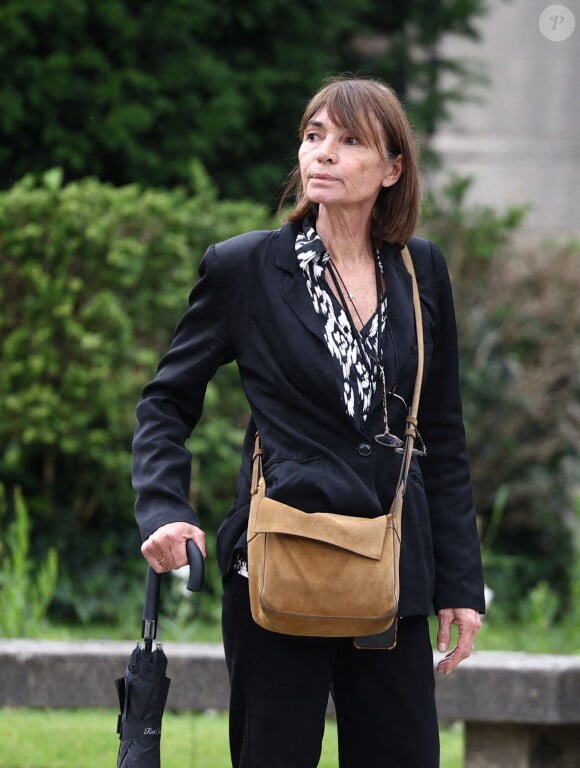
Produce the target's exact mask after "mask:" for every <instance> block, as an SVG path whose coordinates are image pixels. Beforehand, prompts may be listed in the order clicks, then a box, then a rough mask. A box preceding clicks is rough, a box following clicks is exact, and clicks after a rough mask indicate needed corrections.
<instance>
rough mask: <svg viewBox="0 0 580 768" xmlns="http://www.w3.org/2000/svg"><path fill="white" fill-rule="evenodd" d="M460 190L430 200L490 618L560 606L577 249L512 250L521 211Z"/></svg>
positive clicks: (576, 348) (462, 184) (570, 557)
mask: <svg viewBox="0 0 580 768" xmlns="http://www.w3.org/2000/svg"><path fill="white" fill-rule="evenodd" d="M468 186H469V181H468V180H454V181H453V182H452V183H450V185H449V187H448V189H447V191H446V194H444V195H440V196H438V197H437V199H436V200H431V201H429V204H428V206H427V208H426V215H425V228H426V230H427V231H428V233H429V234H430V235H431V236H433V239H435V240H436V241H437V242H439V243H440V244H441V245H442V246H443V247H444V249H445V252H446V253H447V256H448V258H449V262H450V269H451V273H452V277H453V283H454V291H455V301H456V305H457V315H458V328H459V334H460V345H461V353H462V377H463V392H464V404H465V419H466V427H467V433H468V442H469V447H470V453H471V462H472V469H473V479H474V484H475V494H476V504H477V508H478V510H479V513H480V517H481V523H482V538H483V543H484V556H485V566H486V577H487V580H488V583H489V585H490V586H491V587H492V588H493V589H494V591H495V595H496V597H495V600H496V604H495V610H496V611H497V610H505V612H506V613H507V614H508V615H509V616H510V617H512V618H514V617H517V616H518V615H519V614H520V612H521V611H524V612H525V611H528V610H533V606H532V609H530V607H529V605H528V607H524V606H525V598H526V597H527V596H528V595H530V599H531V600H532V603H534V601H535V603H534V604H537V601H538V599H540V598H542V600H543V599H544V598H545V597H546V594H547V590H551V591H553V592H554V593H555V594H556V595H557V598H558V610H557V611H555V615H561V614H562V612H563V611H564V610H567V606H568V603H569V598H570V590H571V585H572V567H573V563H574V558H575V546H574V535H573V531H574V530H575V528H577V526H578V523H577V521H575V519H574V512H573V509H574V494H575V493H576V489H577V487H578V482H579V478H580V411H579V409H578V402H579V400H578V398H579V395H580V377H579V372H580V304H579V302H578V295H579V294H580V269H579V267H580V264H579V262H580V249H579V248H578V246H577V245H574V244H573V243H572V244H570V245H568V246H556V245H549V244H545V245H544V246H543V247H538V246H534V247H533V248H526V247H524V246H523V245H520V246H514V245H512V243H511V241H510V238H509V235H510V233H511V232H513V230H514V228H515V227H517V225H518V223H519V222H520V220H521V218H522V216H523V215H524V213H525V211H524V210H523V209H513V210H510V211H507V212H506V213H505V214H501V215H500V214H497V213H495V212H494V211H492V210H490V209H489V208H483V207H481V208H472V209H468V208H467V207H466V206H465V203H464V198H465V193H466V191H467V189H468Z"/></svg>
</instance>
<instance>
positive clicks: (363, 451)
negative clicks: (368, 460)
mask: <svg viewBox="0 0 580 768" xmlns="http://www.w3.org/2000/svg"><path fill="white" fill-rule="evenodd" d="M356 450H357V452H358V453H359V454H360V455H361V456H370V455H371V453H372V452H373V447H372V445H371V444H370V443H359V444H358V445H357V447H356Z"/></svg>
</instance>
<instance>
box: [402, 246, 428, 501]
mask: <svg viewBox="0 0 580 768" xmlns="http://www.w3.org/2000/svg"><path fill="white" fill-rule="evenodd" d="M401 256H402V257H403V263H404V264H405V267H406V269H407V272H408V273H409V274H410V275H411V285H412V288H413V314H414V315H415V332H416V334H417V375H416V377H415V388H414V389H413V399H412V401H411V407H410V409H409V413H408V414H407V417H406V418H405V447H404V449H403V461H402V464H401V473H400V475H399V481H398V484H397V491H396V494H395V495H397V494H398V493H400V494H401V496H402V495H403V494H404V493H405V487H406V485H407V477H408V475H409V467H410V466H411V457H412V455H413V448H414V446H415V440H416V439H417V425H418V423H419V402H420V400H421V387H422V386H423V370H424V366H425V343H424V338H423V313H422V312H421V298H420V296H419V286H418V284H417V276H416V274H415V267H414V265H413V259H412V258H411V254H410V253H409V249H408V248H407V246H406V245H405V246H404V247H403V249H402V251H401Z"/></svg>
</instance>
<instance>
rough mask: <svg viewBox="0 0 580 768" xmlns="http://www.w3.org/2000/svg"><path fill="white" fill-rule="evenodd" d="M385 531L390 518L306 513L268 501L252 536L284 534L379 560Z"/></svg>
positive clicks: (259, 515) (260, 513)
mask: <svg viewBox="0 0 580 768" xmlns="http://www.w3.org/2000/svg"><path fill="white" fill-rule="evenodd" d="M386 531H387V515H381V516H380V517H374V518H366V517H351V516H349V515H336V514H332V513H329V512H303V511H302V510H300V509H296V508H295V507H290V506H288V505H287V504H282V503H281V502H280V501H275V500H274V499H269V498H268V497H265V498H263V499H262V500H261V502H260V505H259V508H258V510H257V515H256V519H255V526H253V530H252V534H257V533H282V534H288V535H292V536H300V537H303V538H305V539H314V540H315V541H323V542H326V543H328V544H332V545H334V546H336V547H341V548H342V549H346V550H348V551H350V552H355V553H356V554H359V555H363V556H364V557H369V558H372V559H373V560H380V558H381V555H382V552H383V545H384V541H385V534H386Z"/></svg>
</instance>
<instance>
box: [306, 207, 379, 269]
mask: <svg viewBox="0 0 580 768" xmlns="http://www.w3.org/2000/svg"><path fill="white" fill-rule="evenodd" d="M316 231H317V233H318V236H319V237H320V239H321V240H322V242H323V243H324V246H325V248H326V250H327V251H328V252H329V253H330V255H331V256H332V259H333V261H334V262H335V264H338V265H339V266H340V265H341V264H342V265H347V264H348V265H349V266H352V267H355V265H356V264H359V263H360V262H367V261H368V260H369V259H371V260H372V258H373V248H372V242H371V227H370V220H369V218H368V217H366V216H365V217H361V216H357V215H351V216H349V215H348V214H345V212H344V211H338V212H334V211H332V210H331V211H329V210H328V209H327V208H324V207H323V206H320V209H319V211H318V217H317V219H316Z"/></svg>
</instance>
